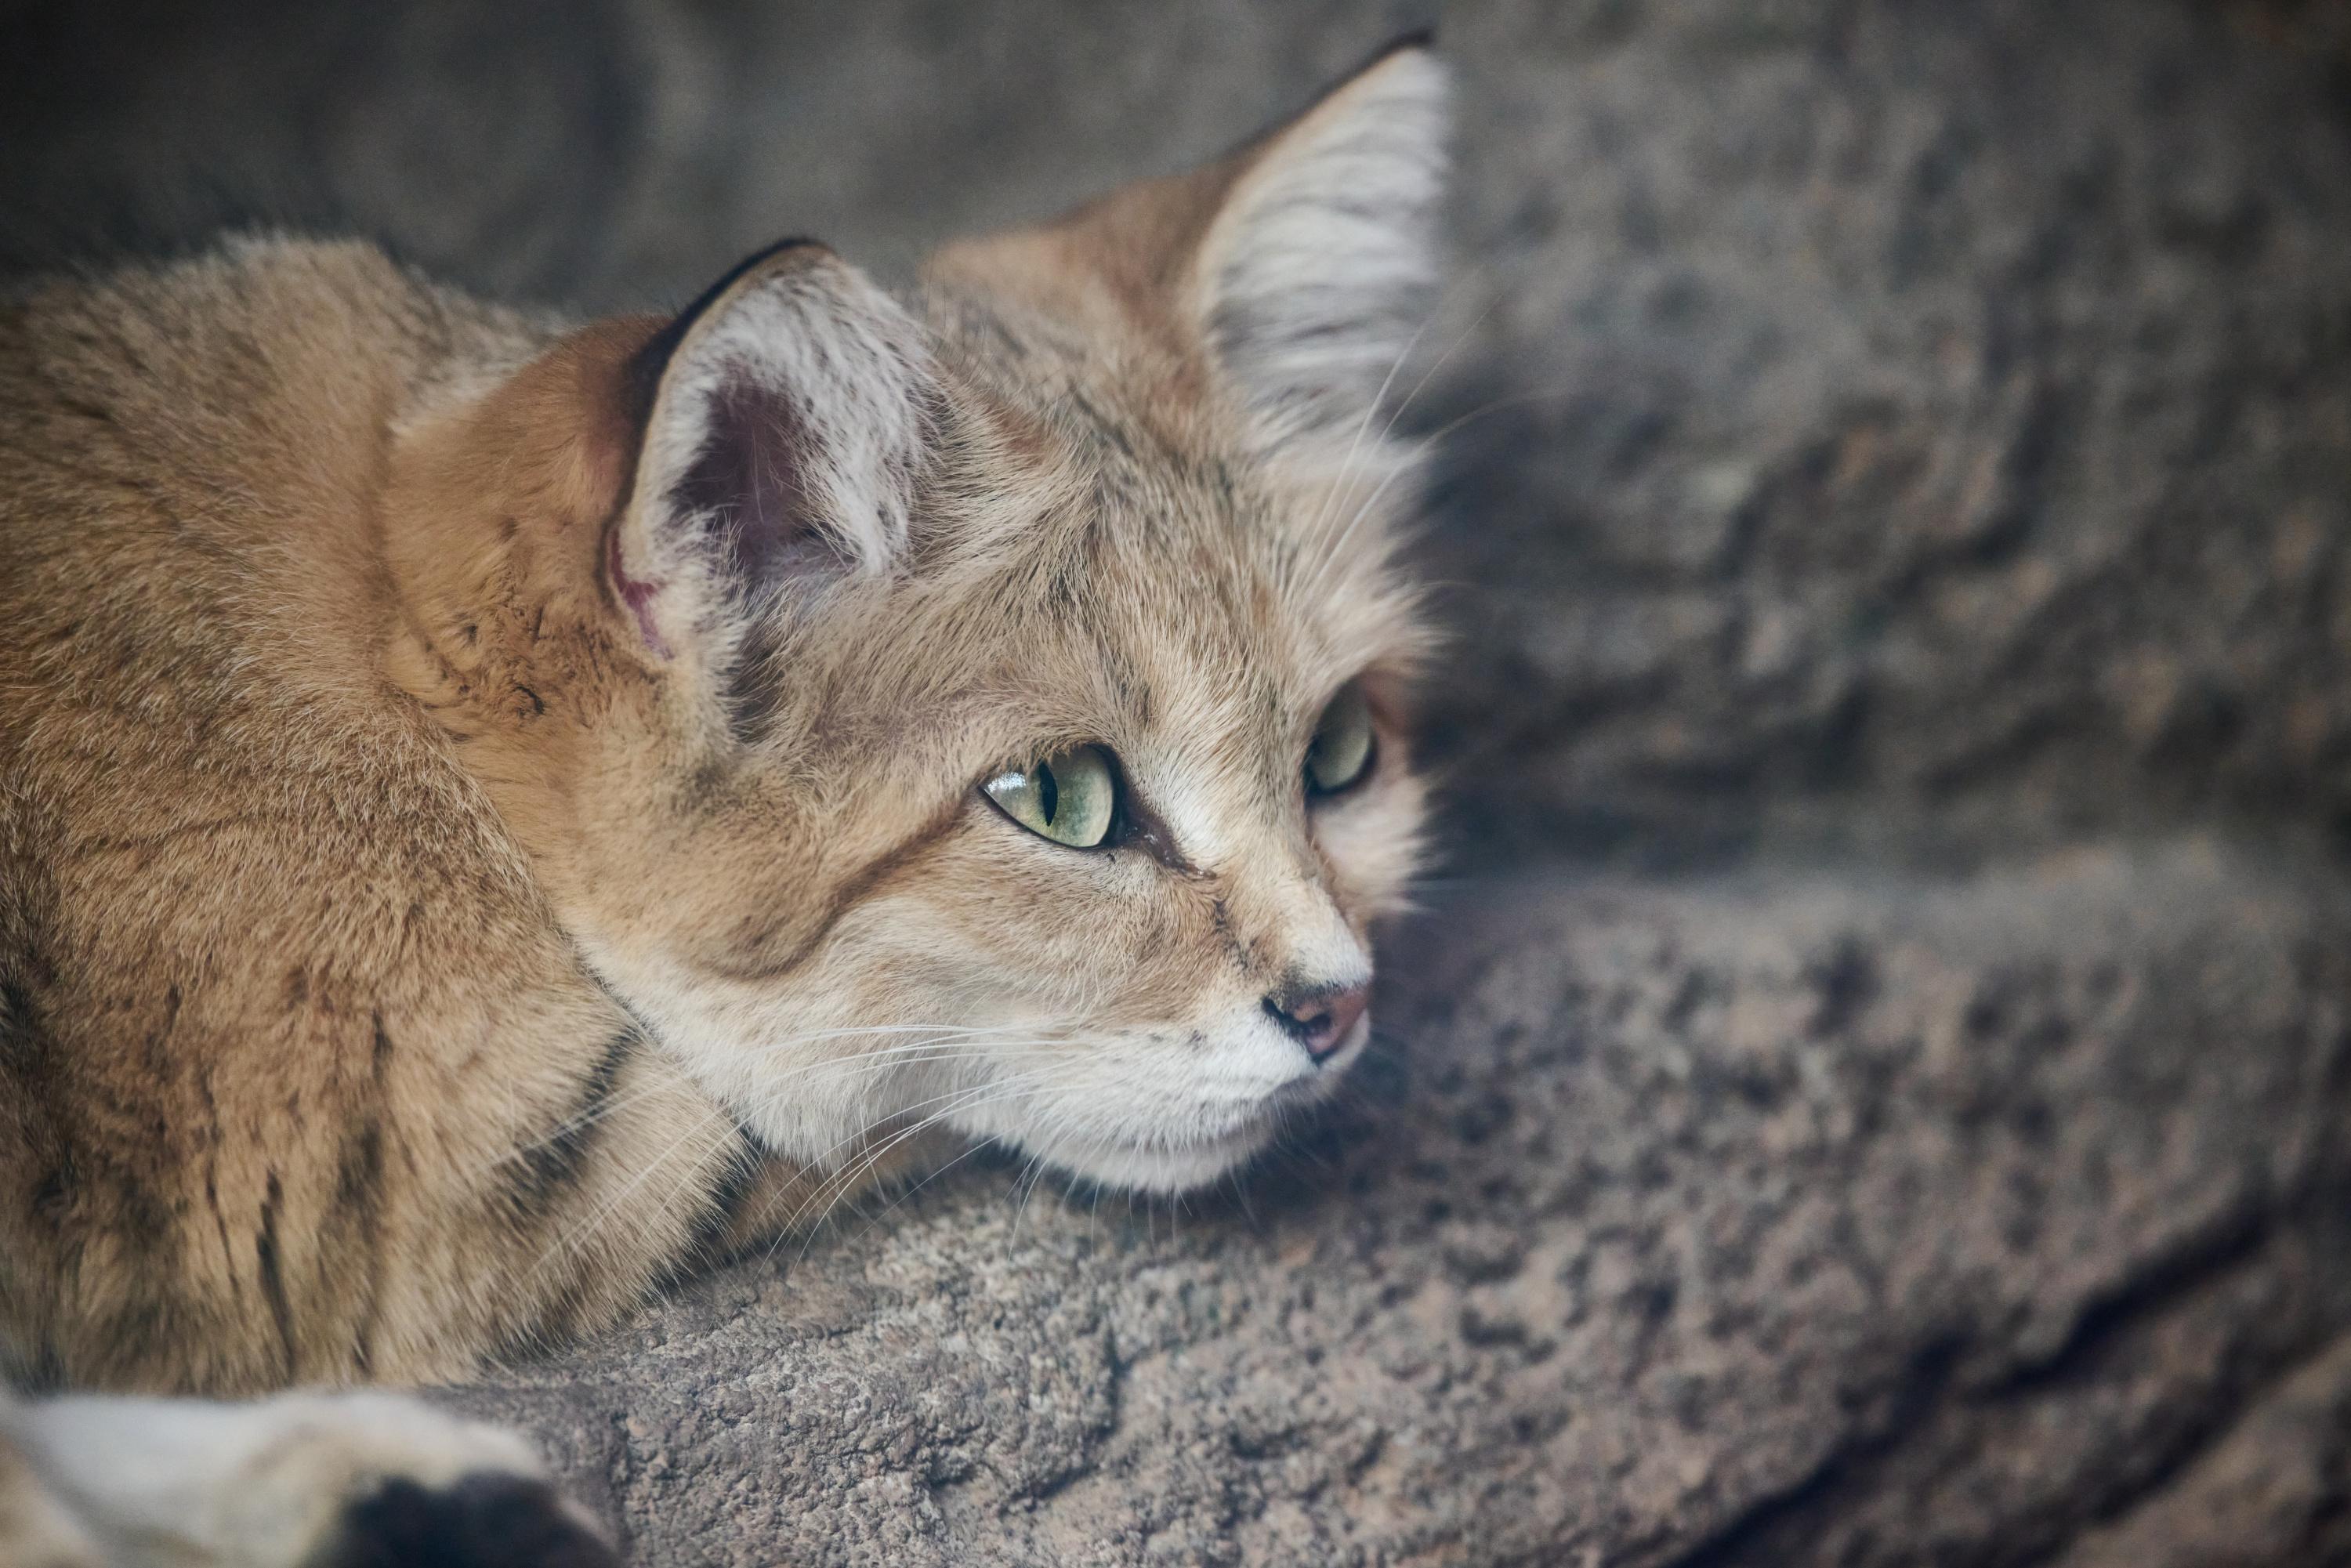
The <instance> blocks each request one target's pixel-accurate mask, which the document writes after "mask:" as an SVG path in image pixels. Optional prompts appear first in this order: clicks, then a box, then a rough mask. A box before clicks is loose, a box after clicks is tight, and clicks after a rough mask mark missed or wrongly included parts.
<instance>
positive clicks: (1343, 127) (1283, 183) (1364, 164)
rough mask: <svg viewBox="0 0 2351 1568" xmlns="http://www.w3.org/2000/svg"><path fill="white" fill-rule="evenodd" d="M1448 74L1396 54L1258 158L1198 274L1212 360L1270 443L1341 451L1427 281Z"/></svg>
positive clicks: (1239, 183) (1441, 186)
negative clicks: (1331, 441) (1333, 446)
mask: <svg viewBox="0 0 2351 1568" xmlns="http://www.w3.org/2000/svg"><path fill="white" fill-rule="evenodd" d="M1449 98H1450V90H1449V82H1448V78H1447V71H1446V68H1445V67H1444V65H1443V64H1442V63H1441V62H1440V61H1439V60H1438V59H1437V57H1436V56H1435V55H1433V54H1431V53H1430V52H1429V51H1428V49H1427V48H1426V47H1423V46H1420V45H1417V44H1414V45H1407V46H1405V47H1398V48H1396V49H1394V50H1392V51H1391V52H1389V53H1388V54H1387V55H1385V56H1384V57H1381V58H1380V59H1379V60H1377V61H1375V62H1374V64H1372V65H1371V66H1369V67H1367V68H1365V69H1364V70H1363V71H1362V72H1361V73H1359V74H1358V75H1356V76H1354V77H1353V78H1350V79H1348V80H1347V81H1345V82H1343V83H1342V84H1341V85H1340V86H1339V87H1338V88H1336V89H1333V90H1332V92H1331V93H1330V94H1329V95H1328V96H1326V97H1325V98H1324V99H1322V101H1321V102H1320V103H1317V104H1316V105H1315V106H1314V107H1313V108H1312V109H1310V110H1307V111H1306V112H1305V113H1304V114H1303V115H1301V117H1299V118H1298V119H1297V120H1293V121H1291V122H1290V124H1289V125H1287V126H1285V127H1283V128H1282V129H1281V130H1280V131H1276V132H1275V133H1274V134H1273V135H1272V136H1271V137H1270V138H1269V139H1268V140H1267V141H1265V142H1264V143H1262V144H1261V145H1260V146H1259V148H1258V149H1256V150H1255V151H1254V154H1253V155H1252V156H1250V158H1249V162H1248V164H1247V166H1246V167H1245V168H1244V169H1243V171H1242V172H1241V173H1240V174H1239V176H1238V179H1237V180H1236V181H1235V182H1234V183H1233V186H1232V188H1231V191H1230V193H1229V194H1228V196H1227V198H1226V200H1225V202H1224V204H1223V206H1222V208H1221V209H1220V210H1219V212H1218V213H1217V217H1216V219H1215V221H1214V222H1213V224H1211V225H1210V226H1209V229H1208V232H1207V236H1206V238H1205V241H1204V243H1203V245H1202V247H1201V252H1200V257H1199V266H1198V269H1197V271H1196V274H1195V277H1196V279H1197V287H1199V289H1200V290H1201V298H1200V299H1199V301H1198V308H1199V310H1200V312H1201V315H1200V319H1201V321H1202V322H1203V324H1204V326H1205V329H1206V331H1207V339H1208V342H1209V345H1210V349H1211V351H1212V352H1213V353H1214V354H1215V356H1216V358H1217V361H1218V363H1219V364H1221V365H1222V366H1223V367H1224V369H1225V371H1227V373H1228V375H1230V376H1231V377H1232V379H1233V381H1234V383H1235V385H1236V386H1237V387H1238V390H1239V392H1240V393H1241V395H1242V397H1243V399H1244V401H1245V402H1247V403H1248V405H1249V409H1250V411H1251V413H1252V414H1253V415H1254V416H1255V418H1256V419H1257V421H1258V422H1259V427H1260V429H1261V431H1262V432H1263V435H1264V438H1265V440H1266V443H1267V444H1269V445H1270V444H1291V443H1296V442H1300V441H1302V440H1303V441H1311V440H1315V439H1318V438H1332V437H1335V438H1337V439H1338V440H1339V441H1341V442H1348V441H1352V440H1353V438H1354V437H1355V435H1356V434H1357V433H1358V432H1359V431H1360V430H1361V429H1363V427H1364V424H1365V423H1366V422H1367V421H1368V420H1369V418H1370V417H1371V414H1372V410H1373V405H1374V403H1375V402H1378V401H1379V398H1380V395H1381V391H1382V387H1383V383H1384V382H1386V381H1387V379H1388V377H1389V375H1390V373H1391V372H1392V371H1394V370H1395V366H1396V363H1397V361H1399V360H1400V359H1401V358H1402V357H1403V355H1404V354H1405V352H1406V351H1407V350H1408V349H1409V347H1410V344H1411V342H1412V338H1413V334H1414V333H1415V332H1416V330H1417V329H1418V328H1419V326H1420V323H1421V320H1422V318H1423V316H1424V314H1425V312H1426V309H1427V308H1428V307H1429V305H1430V303H1431V296H1432V294H1433V293H1434V291H1435V286H1436V282H1437V222H1438V218H1439V209H1440V206H1441V204H1442V202H1443V199H1444V193H1445V175H1446V167H1447V157H1446V143H1447V137H1448V134H1449V131H1450V126H1451V116H1450V112H1449V107H1448V100H1449Z"/></svg>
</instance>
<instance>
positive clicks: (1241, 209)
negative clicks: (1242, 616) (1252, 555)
mask: <svg viewBox="0 0 2351 1568" xmlns="http://www.w3.org/2000/svg"><path fill="white" fill-rule="evenodd" d="M1449 97H1450V92H1449V88H1448V81H1447V71H1446V68H1445V66H1444V64H1443V63H1442V62H1441V61H1440V60H1438V58H1437V56H1436V55H1435V54H1434V53H1432V52H1431V51H1430V48H1429V46H1428V40H1427V39H1426V37H1412V38H1407V39H1405V40H1403V41H1402V42H1399V43H1397V44H1395V45H1393V46H1391V47H1389V48H1388V49H1386V50H1385V51H1384V52H1383V53H1382V54H1380V55H1379V56H1378V57H1375V58H1374V59H1373V61H1372V62H1371V63H1370V64H1369V65H1367V66H1365V67H1364V68H1363V69H1361V70H1359V71H1357V72H1356V73H1355V74H1354V75H1353V76H1351V77H1349V78H1347V79H1346V80H1344V81H1343V82H1341V83H1340V84H1339V85H1338V86H1336V87H1334V88H1332V89H1331V90H1330V91H1328V92H1326V93H1324V94H1323V95H1322V98H1321V99H1318V100H1317V101H1316V102H1315V103H1314V104H1313V105H1312V106H1311V108H1309V109H1307V110H1305V112H1303V113H1302V114H1300V115H1298V116H1297V117H1296V118H1294V119H1292V120H1289V121H1288V122H1287V123H1285V124H1282V125H1280V126H1278V127H1276V128H1275V129H1274V130H1272V131H1269V132H1267V133H1266V134H1264V135H1262V136H1259V138H1257V139H1256V140H1255V141H1251V142H1249V144H1248V145H1246V146H1244V147H1242V148H1241V149H1240V150H1239V151H1238V152H1234V153H1232V154H1231V155H1229V156H1228V157H1226V158H1224V159H1222V160H1220V161H1218V162H1215V163H1211V164H1209V165H1207V167H1205V168H1202V169H1196V170H1194V171H1193V172H1190V173H1186V174H1177V175H1172V176H1169V177H1166V178H1164V179H1157V180H1146V181H1143V182H1141V183H1136V184H1133V185H1128V186H1125V187H1123V188H1122V189H1120V190H1116V191H1113V192H1112V193H1110V194H1108V195H1106V196H1103V197H1102V198H1100V199H1099V200H1097V201H1094V202H1092V203H1090V204H1087V205H1085V206H1083V207H1081V208H1079V209H1078V210H1077V211H1075V212H1073V213H1071V214H1068V215H1067V216H1065V217H1063V218H1061V219H1060V220H1058V221H1056V222H1053V223H1050V224H1047V225H1043V226H1042V227H1040V228H1033V229H1026V230H1016V231H1014V232H1011V233H1008V234H999V235H982V236H980V237H978V238H977V239H970V240H964V241H961V242H958V243H956V244H955V245H950V246H946V248H945V249H943V250H941V251H940V252H939V253H938V254H937V255H936V256H934V257H932V259H931V262H930V265H929V267H928V268H927V269H926V273H927V276H928V277H929V278H930V279H931V280H932V281H933V282H934V283H935V284H939V285H944V286H946V287H947V288H949V289H950V290H956V289H969V290H973V291H976V292H977V293H978V294H979V295H981V296H982V297H991V298H998V299H1004V300H1010V301H1016V302H1025V303H1029V304H1032V305H1034V306H1036V307H1038V308H1041V309H1043V310H1045V311H1047V312H1048V313H1052V314H1060V315H1075V316H1076V317H1077V318H1078V319H1081V320H1086V319H1100V318H1101V317H1102V313H1104V312H1108V313H1111V314H1112V317H1113V319H1115V321H1116V323H1117V325H1119V326H1121V327H1123V328H1124V329H1127V330H1130V331H1134V332H1138V333H1140V335H1141V336H1142V338H1143V339H1144V340H1145V341H1146V342H1149V343H1152V344H1154V345H1155V346H1157V347H1158V348H1160V349H1162V350H1166V351H1168V352H1169V353H1171V354H1172V355H1173V357H1174V361H1175V363H1177V364H1181V365H1185V366H1195V365H1205V367H1206V368H1207V370H1208V371H1210V372H1211V375H1212V378H1213V379H1214V380H1215V381H1216V382H1219V383H1221V385H1222V386H1223V388H1224V389H1225V390H1226V391H1227V392H1228V394H1230V396H1231V397H1232V399H1233V401H1234V402H1237V403H1238V407H1239V409H1240V411H1241V413H1243V415H1244V417H1245V420H1246V426H1245V429H1244V434H1245V435H1246V436H1248V437H1249V439H1250V440H1251V441H1252V444H1254V445H1255V446H1256V447H1257V448H1258V450H1259V452H1260V454H1262V455H1269V456H1276V457H1279V458H1281V459H1284V460H1289V459H1293V458H1296V457H1301V456H1303V457H1307V458H1309V459H1311V458H1314V457H1316V456H1320V455H1328V454H1330V453H1331V452H1332V450H1333V449H1337V450H1339V451H1342V452H1344V451H1346V450H1349V449H1351V448H1353V445H1354V444H1356V439H1357V436H1358V434H1360V433H1361V432H1363V431H1364V430H1365V429H1366V428H1367V427H1368V426H1369V425H1370V423H1371V422H1372V419H1373V413H1374V404H1376V403H1377V402H1379V401H1380V397H1381V393H1382V391H1383V388H1384V383H1385V382H1387V380H1388V378H1389V376H1390V373H1391V372H1392V371H1394V370H1395V368H1396V365H1397V362H1398V361H1399V360H1400V359H1401V358H1402V357H1403V355H1404V354H1405V351H1406V350H1407V349H1408V348H1409V347H1410V345H1411V343H1412V339H1413V334H1414V333H1415V332H1416V331H1417V330H1418V329H1419V326H1420V321H1421V319H1422V316H1423V314H1424V313H1425V311H1426V309H1427V308H1428V306H1429V305H1430V303H1431V296H1432V295H1433V294H1434V292H1435V285H1436V280H1437V220H1438V216H1439V208H1440V205H1441V204H1442V200H1443V196H1444V187H1445V172H1446V142H1447V134H1448V131H1449V129H1450V114H1449V110H1448V107H1447V100H1448V99H1449ZM1106 324H1107V323H1106ZM1182 390H1183V388H1182V387H1181V386H1180V385H1179V386H1175V387H1171V391H1173V392H1177V393H1178V394H1179V395H1180V392H1181V391H1182Z"/></svg>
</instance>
